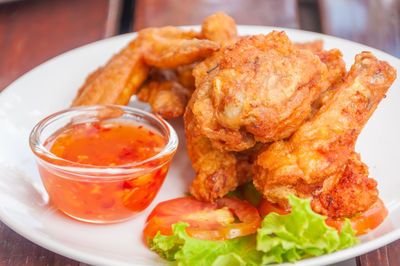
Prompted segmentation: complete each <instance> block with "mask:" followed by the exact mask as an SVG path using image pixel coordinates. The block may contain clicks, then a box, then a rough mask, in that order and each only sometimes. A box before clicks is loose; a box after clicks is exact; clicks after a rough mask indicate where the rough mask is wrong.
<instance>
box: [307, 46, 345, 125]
mask: <svg viewBox="0 0 400 266" xmlns="http://www.w3.org/2000/svg"><path fill="white" fill-rule="evenodd" d="M316 55H318V57H319V58H320V59H321V61H322V62H323V63H324V64H325V65H326V66H327V68H328V74H327V75H326V78H325V79H324V80H323V81H322V82H324V84H323V85H322V87H323V88H324V90H323V91H322V92H321V93H320V95H319V96H318V98H317V99H316V100H315V101H314V102H313V103H312V106H311V107H312V108H311V113H310V115H309V118H311V117H313V116H314V115H315V113H316V112H317V111H318V110H319V109H320V108H321V106H322V105H323V104H324V103H325V102H326V101H327V100H328V99H329V98H331V97H332V95H333V94H334V90H335V89H336V87H337V85H338V84H339V83H340V82H341V81H342V80H343V79H344V77H345V76H346V73H347V71H346V63H345V62H344V60H343V55H342V53H341V52H340V50H338V49H332V50H329V51H324V50H321V51H319V52H317V53H316Z"/></svg>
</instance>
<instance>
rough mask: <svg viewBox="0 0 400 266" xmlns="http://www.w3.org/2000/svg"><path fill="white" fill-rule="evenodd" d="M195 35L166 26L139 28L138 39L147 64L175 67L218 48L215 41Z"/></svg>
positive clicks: (200, 57)
mask: <svg viewBox="0 0 400 266" xmlns="http://www.w3.org/2000/svg"><path fill="white" fill-rule="evenodd" d="M197 35H198V34H197V33H196V32H195V31H185V30H182V29H179V28H175V27H171V26H168V27H162V28H148V29H144V30H141V31H140V32H139V34H138V39H140V40H141V42H142V51H143V56H144V60H145V62H146V64H147V65H149V66H155V67H158V68H175V67H178V66H181V65H188V64H191V63H193V62H195V61H198V60H200V59H203V58H205V57H206V56H208V55H210V54H211V53H213V52H215V51H217V50H218V49H219V48H220V45H219V44H217V43H216V42H213V41H210V40H201V39H197V38H196V37H197Z"/></svg>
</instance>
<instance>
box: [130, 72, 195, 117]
mask: <svg viewBox="0 0 400 266" xmlns="http://www.w3.org/2000/svg"><path fill="white" fill-rule="evenodd" d="M178 77H179V75H178V73H177V72H176V71H174V70H172V69H156V68H154V69H152V71H151V73H150V75H149V81H148V82H147V83H146V84H145V85H144V86H143V87H142V88H141V89H140V91H139V93H138V94H137V97H138V99H139V100H140V101H143V102H148V103H149V104H150V106H151V108H152V110H153V112H154V113H156V114H158V115H160V116H162V117H163V118H165V119H169V118H174V117H178V116H181V115H183V113H184V111H185V107H186V104H187V102H188V100H189V98H190V96H191V94H192V90H193V86H194V85H191V84H190V83H189V82H190V80H189V78H188V77H182V78H181V80H182V81H184V82H186V83H187V85H188V87H189V88H187V87H184V86H183V85H181V83H180V82H179V78H178Z"/></svg>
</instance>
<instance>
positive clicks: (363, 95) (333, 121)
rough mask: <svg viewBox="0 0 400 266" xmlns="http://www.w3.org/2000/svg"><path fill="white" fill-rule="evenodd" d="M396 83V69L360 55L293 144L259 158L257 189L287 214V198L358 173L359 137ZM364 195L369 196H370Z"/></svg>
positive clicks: (325, 188) (275, 147) (278, 144)
mask: <svg viewBox="0 0 400 266" xmlns="http://www.w3.org/2000/svg"><path fill="white" fill-rule="evenodd" d="M395 77H396V71H395V70H394V68H393V67H391V66H390V65H389V64H387V63H386V62H382V61H378V60H377V59H376V58H375V57H374V56H373V55H372V54H371V53H369V52H363V53H361V54H359V55H357V56H356V58H355V63H354V65H353V66H352V67H351V69H350V71H349V73H348V74H347V76H346V78H345V79H344V81H343V82H342V83H340V84H339V85H338V88H337V89H336V90H335V92H334V93H333V95H332V97H331V98H329V99H328V100H327V101H326V102H325V103H324V105H323V106H322V107H321V108H320V110H319V111H318V112H317V113H316V115H315V116H314V117H313V118H311V120H310V121H308V122H306V123H304V124H303V125H302V126H301V127H300V128H299V129H298V130H297V131H296V132H295V133H294V134H293V135H292V136H291V137H290V139H289V140H281V141H277V142H275V143H273V144H272V145H271V146H269V147H268V148H267V149H266V150H265V151H264V152H262V153H261V154H260V155H259V156H258V158H257V161H256V166H255V176H254V185H255V186H256V188H257V189H258V190H260V191H261V192H262V193H263V194H264V196H265V197H266V198H267V199H268V200H269V201H271V202H273V203H278V204H279V205H280V206H281V207H284V208H286V207H288V202H287V199H286V197H287V196H288V194H289V193H293V194H295V195H297V196H300V197H310V196H316V195H318V193H323V192H324V191H334V189H335V186H336V185H337V184H338V182H339V181H340V180H343V179H342V177H343V175H344V174H343V173H344V171H346V169H353V168H354V167H351V165H350V163H349V158H350V157H351V156H352V154H353V153H354V146H355V142H356V140H357V137H358V135H359V133H360V131H361V129H362V128H363V126H364V125H365V123H366V122H367V121H368V119H369V118H370V116H371V115H372V113H373V112H374V111H375V109H376V107H377V105H378V103H379V102H380V101H381V100H382V98H383V97H384V96H385V93H386V91H387V90H388V88H389V87H390V86H391V84H392V83H393V81H394V79H395ZM353 161H354V160H353ZM348 165H349V167H350V168H348V167H347V166H348ZM346 167H347V168H346ZM352 171H353V170H352ZM353 172H355V174H354V176H362V174H359V172H360V171H358V173H357V171H353ZM361 172H363V171H361ZM363 173H365V171H364V172H363ZM353 179H354V178H353ZM361 179H362V178H361ZM361 179H354V180H361ZM364 179H365V178H364ZM364 179H362V180H364ZM344 180H346V179H344ZM357 182H358V181H356V182H355V183H356V184H357ZM348 183H349V184H351V182H348ZM369 187H373V186H368V185H367V186H359V188H360V189H361V188H369ZM336 188H337V189H339V187H336ZM364 193H366V194H365V195H367V194H368V192H367V191H364ZM361 194H362V193H360V195H361ZM371 195H374V193H371ZM348 198H350V197H348ZM371 201H372V200H371ZM371 201H369V202H371ZM363 202H364V201H363ZM349 204H350V203H349ZM355 204H357V203H355ZM366 205H368V204H364V205H363V207H362V208H361V203H360V204H359V207H360V208H359V209H364V208H365V207H367V206H366ZM318 206H319V208H318V211H319V212H322V213H329V214H330V215H332V216H337V215H341V214H342V213H341V211H339V212H334V211H333V210H331V209H329V208H328V209H325V210H323V208H326V204H325V205H324V204H322V203H321V204H319V205H318ZM352 209H353V210H355V209H357V208H352ZM342 212H344V211H343V210H342Z"/></svg>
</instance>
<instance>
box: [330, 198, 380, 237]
mask: <svg viewBox="0 0 400 266" xmlns="http://www.w3.org/2000/svg"><path fill="white" fill-rule="evenodd" d="M387 215H388V210H387V209H386V207H385V204H383V202H382V201H381V200H380V199H378V200H377V201H376V202H375V203H374V204H373V205H372V206H371V207H370V208H369V209H368V210H367V211H365V212H363V213H361V214H360V215H358V216H354V217H351V218H350V223H351V227H352V228H353V230H354V231H356V235H357V236H359V235H363V234H366V233H368V232H370V231H371V230H373V229H375V228H376V227H378V225H380V224H381V223H382V222H383V221H384V220H385V218H386V217H387ZM325 223H326V224H327V225H329V226H332V227H334V228H336V229H337V230H338V231H340V230H341V228H342V226H343V224H344V219H331V218H328V219H326V220H325Z"/></svg>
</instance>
